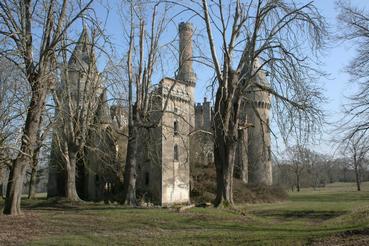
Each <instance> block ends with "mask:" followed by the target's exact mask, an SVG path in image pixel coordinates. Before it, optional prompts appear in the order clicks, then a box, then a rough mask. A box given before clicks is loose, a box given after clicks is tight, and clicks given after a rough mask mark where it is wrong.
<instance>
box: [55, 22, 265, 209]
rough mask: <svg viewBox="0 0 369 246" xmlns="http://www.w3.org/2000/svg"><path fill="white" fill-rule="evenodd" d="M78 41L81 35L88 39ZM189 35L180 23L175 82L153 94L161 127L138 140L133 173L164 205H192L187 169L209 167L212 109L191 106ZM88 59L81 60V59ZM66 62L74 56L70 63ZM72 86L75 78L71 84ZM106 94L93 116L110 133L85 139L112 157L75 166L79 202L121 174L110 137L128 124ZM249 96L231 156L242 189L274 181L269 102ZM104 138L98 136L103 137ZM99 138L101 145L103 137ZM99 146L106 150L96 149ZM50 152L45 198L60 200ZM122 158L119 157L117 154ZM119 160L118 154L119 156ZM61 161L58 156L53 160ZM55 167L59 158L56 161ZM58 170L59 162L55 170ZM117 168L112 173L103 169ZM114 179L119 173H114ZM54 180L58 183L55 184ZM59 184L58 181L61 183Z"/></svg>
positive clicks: (259, 94)
mask: <svg viewBox="0 0 369 246" xmlns="http://www.w3.org/2000/svg"><path fill="white" fill-rule="evenodd" d="M83 35H87V34H86V33H85V34H83ZM192 35H193V27H192V25H191V24H190V23H181V24H180V25H179V68H178V74H177V76H176V77H175V78H163V79H162V80H161V81H160V83H159V86H158V88H157V89H156V90H155V91H154V92H153V95H152V96H151V97H152V102H151V104H152V107H153V113H152V114H151V115H150V116H151V117H152V118H153V119H156V120H158V121H159V122H160V124H158V126H157V127H155V128H150V129H143V132H142V134H141V137H140V139H139V146H140V149H139V156H138V170H137V190H138V193H139V194H140V195H141V196H142V197H145V198H147V199H148V200H150V201H152V202H154V203H156V204H160V205H163V206H169V205H172V204H177V203H189V202H190V171H191V170H190V164H191V165H193V163H195V162H196V163H202V164H203V165H210V164H212V163H213V161H214V160H213V159H214V154H213V146H214V143H213V140H212V137H211V133H212V122H213V115H214V112H213V108H212V106H211V103H210V102H209V101H208V100H207V99H206V98H205V99H204V102H203V103H197V104H195V99H194V98H195V85H196V75H195V73H194V71H193V64H192ZM83 55H86V54H80V56H83ZM71 59H72V58H71ZM256 79H257V80H258V83H261V84H264V85H268V83H267V80H266V76H265V74H264V73H263V72H262V71H260V72H258V74H257V76H256ZM75 81H76V82H75V83H78V81H79V78H76V79H75ZM104 91H105V90H102V91H101V92H99V93H96V96H97V98H100V100H98V101H99V102H100V103H99V106H98V107H97V110H96V117H95V118H96V122H95V123H96V126H97V128H96V129H99V130H102V131H103V132H110V133H109V134H105V135H104V134H101V133H99V134H90V136H89V141H90V145H92V146H96V148H100V147H101V148H103V149H104V151H103V152H105V153H109V154H108V156H110V159H109V158H107V159H106V160H104V161H101V160H99V154H98V153H97V152H96V151H95V152H88V150H86V153H85V154H84V159H83V160H84V162H85V163H84V164H83V165H81V166H80V167H81V168H80V172H79V173H80V177H79V179H80V183H81V188H80V190H81V193H83V194H84V195H83V197H84V199H87V200H101V199H102V196H103V193H104V190H106V186H107V185H108V186H109V185H111V186H115V184H117V183H119V182H121V180H119V178H117V175H116V174H114V172H117V173H121V171H122V169H121V168H122V167H121V165H119V162H121V163H124V158H122V156H124V151H125V148H126V145H125V143H124V141H122V139H120V140H119V139H117V137H116V136H115V137H114V134H111V132H114V130H117V129H120V130H121V129H122V128H123V127H124V126H126V124H125V122H126V120H125V119H126V118H125V115H124V114H125V113H124V109H123V108H121V107H117V106H113V107H111V108H110V110H109V106H108V105H107V103H106V101H107V100H106V94H104ZM248 93H250V94H251V95H252V96H251V98H252V102H247V103H246V102H245V103H244V104H243V108H244V110H243V113H242V114H241V117H242V121H243V122H244V123H245V124H246V123H247V124H249V125H251V126H252V127H249V128H242V129H240V130H239V131H240V134H239V135H240V139H239V141H238V148H237V156H236V176H238V177H239V178H240V179H242V180H243V181H244V182H245V183H253V184H266V185H270V184H271V183H272V170H271V168H272V165H271V156H270V155H271V150H270V133H269V114H270V112H269V111H270V104H271V97H270V94H269V93H267V92H265V91H260V90H258V89H256V88H251V89H250V90H249V91H248ZM102 136H103V137H102ZM101 138H103V139H101ZM101 143H103V145H104V146H99V144H101ZM56 152H57V151H55V150H54V154H53V153H52V158H51V161H50V168H49V170H50V171H49V185H48V186H49V191H48V193H49V196H52V195H58V194H59V195H60V192H58V187H59V190H60V187H61V185H63V184H62V182H61V181H62V180H63V175H62V173H63V172H62V170H60V168H59V169H58V168H57V167H55V166H56V165H55V163H57V162H58V158H55V157H54V158H53V156H57V154H56ZM119 153H120V154H119ZM119 155H120V156H119ZM59 159H60V158H59ZM59 162H60V160H59ZM59 166H60V164H59ZM112 166H113V167H116V168H115V169H114V168H113V169H112V170H110V171H107V170H106V169H107V168H108V169H109V167H112ZM118 176H119V175H118ZM58 180H59V181H58ZM60 180H61V181H60Z"/></svg>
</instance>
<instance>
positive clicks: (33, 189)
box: [28, 167, 37, 199]
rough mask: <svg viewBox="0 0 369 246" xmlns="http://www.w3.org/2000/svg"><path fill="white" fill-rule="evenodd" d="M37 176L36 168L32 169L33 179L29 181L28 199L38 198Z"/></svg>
mask: <svg viewBox="0 0 369 246" xmlns="http://www.w3.org/2000/svg"><path fill="white" fill-rule="evenodd" d="M36 174H37V169H36V167H32V170H31V178H30V180H29V187H28V199H34V198H36V183H37V180H36V179H37V177H36Z"/></svg>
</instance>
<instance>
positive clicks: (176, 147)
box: [173, 144, 179, 161]
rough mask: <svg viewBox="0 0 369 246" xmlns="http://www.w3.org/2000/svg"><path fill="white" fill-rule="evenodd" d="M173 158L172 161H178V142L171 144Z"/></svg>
mask: <svg viewBox="0 0 369 246" xmlns="http://www.w3.org/2000/svg"><path fill="white" fill-rule="evenodd" d="M173 159H174V161H179V148H178V144H174V146H173Z"/></svg>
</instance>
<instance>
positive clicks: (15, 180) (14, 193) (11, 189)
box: [3, 78, 47, 215]
mask: <svg viewBox="0 0 369 246" xmlns="http://www.w3.org/2000/svg"><path fill="white" fill-rule="evenodd" d="M37 79H39V78H34V79H29V80H30V81H34V84H33V87H32V97H31V102H30V106H29V108H28V113H27V118H26V122H25V126H24V131H23V136H22V144H21V148H20V152H19V154H18V156H17V158H16V159H15V160H14V161H13V165H12V167H11V170H10V174H9V180H8V186H7V191H6V200H5V205H4V211H3V212H4V214H8V215H19V214H21V209H20V203H21V196H22V190H23V179H24V176H25V173H26V169H27V166H28V165H30V163H31V161H32V156H33V152H34V146H36V144H37V132H38V127H39V121H40V119H41V117H40V116H41V113H42V111H43V109H44V105H45V98H46V93H47V87H46V86H37V85H39V83H37Z"/></svg>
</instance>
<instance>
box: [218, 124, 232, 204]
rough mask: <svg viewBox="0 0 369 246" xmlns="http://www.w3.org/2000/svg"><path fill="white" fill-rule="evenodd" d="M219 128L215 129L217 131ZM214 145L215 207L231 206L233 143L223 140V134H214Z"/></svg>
mask: <svg viewBox="0 0 369 246" xmlns="http://www.w3.org/2000/svg"><path fill="white" fill-rule="evenodd" d="M219 130H220V129H218V130H217V132H220V131H219ZM216 135H217V141H216V143H215V146H214V154H215V167H216V178H217V190H216V191H217V192H216V198H215V201H214V206H215V207H229V206H233V171H234V161H235V155H236V152H235V147H236V146H235V143H232V142H228V143H227V142H226V141H224V136H223V134H221V133H220V134H219V133H218V134H216Z"/></svg>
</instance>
